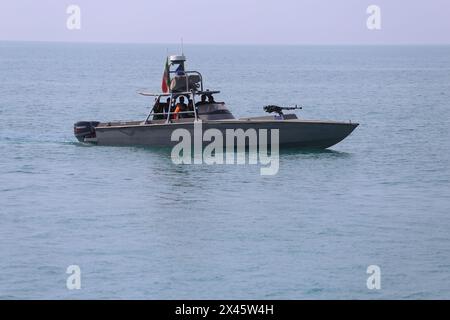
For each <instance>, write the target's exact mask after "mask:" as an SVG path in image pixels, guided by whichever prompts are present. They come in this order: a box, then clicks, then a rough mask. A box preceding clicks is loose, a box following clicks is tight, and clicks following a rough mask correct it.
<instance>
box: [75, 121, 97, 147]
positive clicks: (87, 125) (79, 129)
mask: <svg viewBox="0 0 450 320" xmlns="http://www.w3.org/2000/svg"><path fill="white" fill-rule="evenodd" d="M99 123H100V122H98V121H79V122H77V123H75V124H74V125H73V133H74V134H75V137H76V138H77V139H78V141H80V142H84V141H85V140H84V139H85V138H95V127H96V126H98V125H99Z"/></svg>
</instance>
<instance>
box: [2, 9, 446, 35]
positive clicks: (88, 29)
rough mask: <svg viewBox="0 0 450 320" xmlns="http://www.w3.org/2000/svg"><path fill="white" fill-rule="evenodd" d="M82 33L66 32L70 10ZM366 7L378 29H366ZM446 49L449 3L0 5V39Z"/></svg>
mask: <svg viewBox="0 0 450 320" xmlns="http://www.w3.org/2000/svg"><path fill="white" fill-rule="evenodd" d="M71 4H74V5H78V6H79V7H80V9H81V29H80V30H69V29H67V27H66V20H67V18H68V17H69V14H67V13H66V9H67V7H68V6H69V5H71ZM369 5H378V6H379V7H380V9H381V30H369V29H368V28H367V26H366V20H367V18H368V17H369V15H368V14H367V13H366V9H367V7H368V6H369ZM180 38H183V39H184V42H185V43H204V44H440V43H441V44H450V0H423V1H422V0H369V1H367V0H184V1H183V0H127V1H114V0H73V1H66V0H0V40H30V41H83V42H85V41H87V42H139V43H140V42H143V43H179V42H180Z"/></svg>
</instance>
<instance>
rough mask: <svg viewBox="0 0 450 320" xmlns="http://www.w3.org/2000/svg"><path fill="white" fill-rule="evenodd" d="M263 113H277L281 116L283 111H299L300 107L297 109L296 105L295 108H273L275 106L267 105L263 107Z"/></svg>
mask: <svg viewBox="0 0 450 320" xmlns="http://www.w3.org/2000/svg"><path fill="white" fill-rule="evenodd" d="M263 109H264V111H265V112H268V113H273V112H275V113H278V115H280V116H281V115H283V110H299V109H302V107H299V106H297V105H295V107H280V106H275V105H268V106H265V107H263Z"/></svg>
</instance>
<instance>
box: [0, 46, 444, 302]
mask: <svg viewBox="0 0 450 320" xmlns="http://www.w3.org/2000/svg"><path fill="white" fill-rule="evenodd" d="M166 47H167V46H162V45H161V46H158V45H116V44H103V45H101V44H49V43H7V42H3V43H0V119H1V125H0V150H1V157H0V179H1V183H0V204H1V206H0V219H1V222H0V298H3V299H13V298H38V299H41V298H50V299H60V298H62V299H79V298H89V299H90V298H137V299H147V298H148V299H156V298H161V299H183V298H194V299H195V298H201V299H204V298H210V299H217V298H237V299H241V298H242V299H244V298H259V299H314V298H319V299H321V298H338V299H346V298H370V299H371V298H375V299H378V298H411V299H412V298H419V299H428V298H446V299H449V298H450V217H449V211H450V210H449V209H450V192H449V191H450V188H449V186H450V153H449V151H450V141H449V138H450V136H449V127H450V125H449V121H450V47H448V46H447V47H444V46H442V47H440V46H429V47H426V46H421V47H419V46H418V47H414V46H390V47H383V46H379V47H377V46H367V47H354V46H341V47H336V46H316V47H312V46H311V47H309V46H299V47H295V46H292V47H290V46H284V47H282V46H280V47H276V46H273V47H264V46H186V47H185V54H186V55H187V57H188V65H189V67H190V68H191V69H197V70H200V71H202V72H203V74H204V77H205V82H206V86H207V87H209V88H211V89H219V90H221V91H222V95H221V96H220V99H221V100H225V101H226V102H227V103H228V104H229V106H230V108H231V109H232V111H233V113H234V114H235V115H236V116H252V115H259V114H261V113H262V106H263V105H265V104H269V103H278V104H295V103H299V104H301V105H303V106H304V109H303V110H302V111H301V112H300V113H299V115H300V116H301V117H303V118H308V119H332V120H349V119H351V120H352V121H357V122H359V123H360V124H361V125H360V127H358V128H357V130H356V131H355V132H354V133H353V134H352V135H351V136H350V137H349V138H347V139H346V140H345V141H343V142H342V143H340V144H338V145H336V146H335V147H333V148H332V149H331V150H329V151H324V152H302V151H296V150H291V151H287V152H284V153H282V155H281V158H280V171H279V173H278V175H276V176H261V175H260V174H259V167H258V166H254V165H246V166H207V165H200V166H199V165H197V166H177V165H174V164H172V162H171V160H170V155H169V153H168V152H166V151H161V150H152V149H147V148H132V147H120V148H119V147H96V146H84V145H81V144H79V143H76V140H75V138H74V137H73V135H72V125H73V123H74V122H75V121H78V120H114V119H143V118H144V117H145V116H146V113H147V112H148V106H149V105H150V104H151V100H149V99H148V98H145V97H141V96H138V95H137V94H136V90H137V89H139V88H151V89H153V90H157V89H158V88H159V85H160V81H161V75H162V69H163V65H164V59H165V58H164V57H165V54H166V50H167V49H166ZM168 49H169V51H170V52H177V49H178V48H176V47H170V46H169V48H168ZM73 264H75V265H79V266H80V268H81V272H82V277H81V281H82V288H81V290H73V291H70V290H68V289H67V288H66V278H67V276H68V275H67V274H66V273H65V272H66V268H67V267H68V266H69V265H73ZM369 265H378V266H379V267H380V268H381V286H382V288H381V290H375V291H372V290H368V289H367V287H366V280H367V277H368V275H367V274H366V269H367V267H368V266H369Z"/></svg>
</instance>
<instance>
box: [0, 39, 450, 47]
mask: <svg viewBox="0 0 450 320" xmlns="http://www.w3.org/2000/svg"><path fill="white" fill-rule="evenodd" d="M0 42H16V43H17V42H28V43H55V44H56V43H61V44H119V45H127V44H128V45H180V44H179V43H176V42H144V41H142V42H141V41H139V42H138V41H97V40H75V41H70V40H6V39H0ZM184 45H193V46H205V45H206V46H207V45H211V46H449V45H450V42H449V43H445V42H430V43H423V42H417V43H416V42H404V43H391V42H379V43H365V42H363V43H348V42H342V43H340V42H335V43H332V42H329V43H325V42H323V43H308V42H304V43H264V42H247V43H244V42H221V43H213V42H211V43H206V42H187V43H186V42H184Z"/></svg>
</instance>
